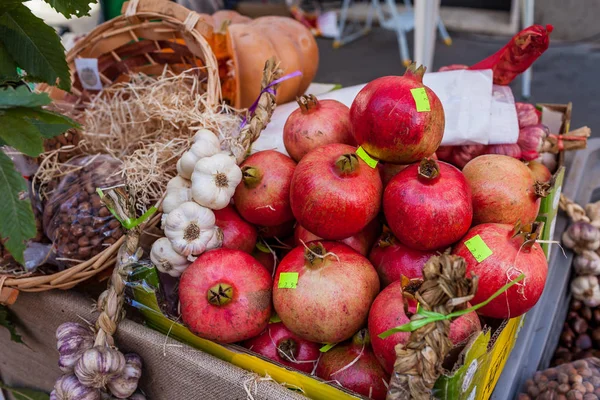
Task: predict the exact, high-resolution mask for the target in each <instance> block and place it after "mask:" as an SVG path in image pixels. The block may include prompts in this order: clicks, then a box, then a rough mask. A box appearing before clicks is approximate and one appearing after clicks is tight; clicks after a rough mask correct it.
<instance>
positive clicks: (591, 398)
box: [583, 393, 598, 400]
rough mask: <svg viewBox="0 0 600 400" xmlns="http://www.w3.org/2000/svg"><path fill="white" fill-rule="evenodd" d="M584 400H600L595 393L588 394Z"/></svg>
mask: <svg viewBox="0 0 600 400" xmlns="http://www.w3.org/2000/svg"><path fill="white" fill-rule="evenodd" d="M583 400H598V396H596V395H595V394H593V393H587V394H585V395H584V396H583Z"/></svg>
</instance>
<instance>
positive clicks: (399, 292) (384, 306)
mask: <svg viewBox="0 0 600 400" xmlns="http://www.w3.org/2000/svg"><path fill="white" fill-rule="evenodd" d="M402 286H403V284H402V282H401V281H396V282H392V283H391V284H390V285H389V286H388V287H386V288H385V289H383V290H382V291H381V293H379V295H378V296H377V298H375V301H374V302H373V305H372V306H371V311H370V312H369V333H370V334H371V343H372V346H373V352H375V355H376V356H377V359H378V360H379V362H380V363H381V365H383V367H384V368H385V370H386V371H387V372H389V373H392V370H393V368H394V362H395V361H396V351H395V350H394V348H395V347H396V345H397V344H398V343H402V344H406V343H407V342H408V338H409V337H410V332H397V333H394V334H393V335H390V336H388V337H387V338H385V339H381V338H379V336H377V335H380V334H381V333H383V332H385V331H387V330H388V329H391V328H395V327H397V326H400V325H404V324H406V323H408V322H410V315H412V314H414V313H415V312H417V302H416V301H415V299H414V297H413V296H412V295H411V294H409V293H408V291H404V290H403V288H402ZM406 309H408V313H409V315H406V311H405V310H406ZM480 330H481V323H480V322H479V317H478V316H477V314H476V313H475V312H470V313H468V314H465V315H463V316H461V317H459V318H457V319H455V320H454V321H452V323H451V324H450V333H449V338H450V341H451V342H452V343H453V344H455V345H456V344H459V343H462V342H464V341H466V340H467V339H469V337H471V335H472V334H474V333H476V332H479V331H480Z"/></svg>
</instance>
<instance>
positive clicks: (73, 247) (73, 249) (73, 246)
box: [67, 242, 77, 253]
mask: <svg viewBox="0 0 600 400" xmlns="http://www.w3.org/2000/svg"><path fill="white" fill-rule="evenodd" d="M67 249H69V251H70V252H72V253H75V252H76V251H77V243H73V242H72V243H69V244H67Z"/></svg>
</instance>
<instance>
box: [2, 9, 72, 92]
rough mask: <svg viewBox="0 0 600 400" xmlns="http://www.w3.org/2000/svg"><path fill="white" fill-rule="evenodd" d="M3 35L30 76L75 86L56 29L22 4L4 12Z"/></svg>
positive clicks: (52, 82)
mask: <svg viewBox="0 0 600 400" xmlns="http://www.w3.org/2000/svg"><path fill="white" fill-rule="evenodd" d="M0 38H1V40H2V42H3V43H4V45H5V47H6V50H7V51H8V53H10V55H11V56H12V58H13V60H14V61H16V62H17V64H18V65H19V66H20V67H21V68H23V69H24V70H25V71H26V72H27V75H28V77H31V78H33V79H40V80H42V81H44V82H47V83H49V84H50V85H55V84H56V82H57V79H58V87H59V88H61V89H64V90H69V89H70V88H71V78H70V75H69V67H68V66H67V61H66V59H65V49H64V47H63V45H62V43H61V42H60V38H59V37H58V35H57V34H56V31H55V30H54V29H53V28H51V27H50V26H48V25H46V24H45V23H44V21H42V20H41V19H40V18H38V17H36V16H35V15H33V13H32V12H31V10H29V8H27V7H26V6H24V5H22V4H21V5H19V6H17V7H15V8H13V9H11V10H8V11H6V12H5V13H4V14H3V15H1V16H0Z"/></svg>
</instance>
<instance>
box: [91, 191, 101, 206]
mask: <svg viewBox="0 0 600 400" xmlns="http://www.w3.org/2000/svg"><path fill="white" fill-rule="evenodd" d="M90 203H91V204H92V207H93V208H94V209H98V208H100V207H102V200H100V196H98V195H97V194H96V193H94V194H92V195H91V196H90Z"/></svg>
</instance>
